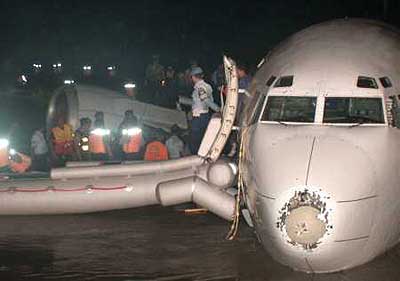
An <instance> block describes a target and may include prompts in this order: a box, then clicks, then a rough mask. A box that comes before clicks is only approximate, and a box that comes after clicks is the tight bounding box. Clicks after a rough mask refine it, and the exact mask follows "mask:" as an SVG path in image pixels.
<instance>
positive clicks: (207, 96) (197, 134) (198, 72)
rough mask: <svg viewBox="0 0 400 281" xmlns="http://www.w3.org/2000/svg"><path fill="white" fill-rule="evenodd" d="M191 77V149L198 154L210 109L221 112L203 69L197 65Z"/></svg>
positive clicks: (209, 116)
mask: <svg viewBox="0 0 400 281" xmlns="http://www.w3.org/2000/svg"><path fill="white" fill-rule="evenodd" d="M190 74H191V79H192V82H193V84H194V87H193V92H192V116H193V118H192V123H191V142H190V151H191V152H192V154H197V152H198V150H199V148H200V144H201V141H202V139H203V136H204V133H205V131H206V129H207V126H208V122H209V121H210V118H211V115H210V109H212V110H214V111H216V112H219V111H220V107H219V106H218V105H217V104H216V103H214V99H213V95H212V91H213V90H212V87H211V86H210V85H209V84H208V83H206V82H205V81H204V74H203V70H202V69H201V68H200V67H195V68H193V69H192V71H191V73H190Z"/></svg>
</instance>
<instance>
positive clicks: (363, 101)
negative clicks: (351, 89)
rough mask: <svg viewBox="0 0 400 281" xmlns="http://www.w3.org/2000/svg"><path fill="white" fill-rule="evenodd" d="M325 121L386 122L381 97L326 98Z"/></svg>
mask: <svg viewBox="0 0 400 281" xmlns="http://www.w3.org/2000/svg"><path fill="white" fill-rule="evenodd" d="M323 122H324V123H367V124H381V123H385V118H384V115H383V107H382V99H381V98H326V99H325V110H324V120H323Z"/></svg>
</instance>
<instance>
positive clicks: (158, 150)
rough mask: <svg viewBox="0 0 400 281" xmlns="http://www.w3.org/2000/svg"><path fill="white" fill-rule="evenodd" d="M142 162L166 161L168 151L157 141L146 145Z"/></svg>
mask: <svg viewBox="0 0 400 281" xmlns="http://www.w3.org/2000/svg"><path fill="white" fill-rule="evenodd" d="M144 160H147V161H161V160H168V149H167V147H166V146H165V145H164V144H163V143H162V142H159V141H152V142H150V143H148V144H147V146H146V152H145V154H144Z"/></svg>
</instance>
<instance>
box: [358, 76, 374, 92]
mask: <svg viewBox="0 0 400 281" xmlns="http://www.w3.org/2000/svg"><path fill="white" fill-rule="evenodd" d="M357 87H358V88H369V89H378V84H377V83H376V80H375V78H372V77H366V76H358V79H357Z"/></svg>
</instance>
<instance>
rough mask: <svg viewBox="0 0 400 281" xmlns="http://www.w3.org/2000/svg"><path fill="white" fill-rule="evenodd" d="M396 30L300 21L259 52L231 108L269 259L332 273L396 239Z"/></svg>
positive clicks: (399, 152) (399, 57)
mask: <svg viewBox="0 0 400 281" xmlns="http://www.w3.org/2000/svg"><path fill="white" fill-rule="evenodd" d="M399 64H400V33H399V31H398V30H396V29H395V28H394V27H392V26H389V25H386V24H384V23H381V22H377V21H370V20H364V19H338V20H333V21H328V22H324V23H321V24H316V25H313V26H311V27H309V28H306V29H304V30H302V31H300V32H298V33H296V34H294V35H292V36H291V37H289V38H288V39H286V40H285V41H283V42H282V43H280V44H279V45H278V46H277V47H276V48H274V49H273V50H272V51H271V52H270V53H269V54H268V55H267V56H266V57H265V58H264V59H263V61H262V62H261V63H260V65H259V68H258V70H257V73H256V75H255V77H254V81H253V83H254V85H253V87H252V89H251V95H250V98H248V99H247V107H246V109H245V110H244V111H243V113H244V114H242V116H241V120H242V122H243V123H242V124H243V127H242V134H241V139H242V150H243V151H244V153H243V155H242V157H241V162H242V163H241V164H239V166H241V167H239V169H240V170H241V172H242V173H243V186H244V191H245V198H246V199H245V200H246V203H247V204H246V205H247V206H248V209H249V211H250V213H251V215H252V217H253V223H254V225H255V229H256V232H257V234H258V237H259V238H260V240H261V241H262V244H263V245H264V247H265V249H266V250H267V251H268V252H269V253H270V254H271V255H272V256H273V257H274V258H275V259H276V260H278V261H279V262H281V263H283V264H286V265H289V266H290V267H292V268H294V269H296V270H300V271H306V272H313V273H318V272H334V271H340V270H344V269H348V268H351V267H355V266H357V265H361V264H364V263H366V262H368V261H370V260H372V259H373V258H374V257H376V256H377V255H380V254H382V253H383V252H385V251H386V250H387V249H389V248H391V247H392V246H394V245H395V244H396V243H397V242H398V240H399V234H400V233H399V232H400V227H399V218H400V216H399V215H400V204H399V195H400V173H399V172H400V131H399V128H400V114H399V113H400V111H399V107H398V104H399V98H400V92H399V86H400V85H399V79H400V68H399Z"/></svg>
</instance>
